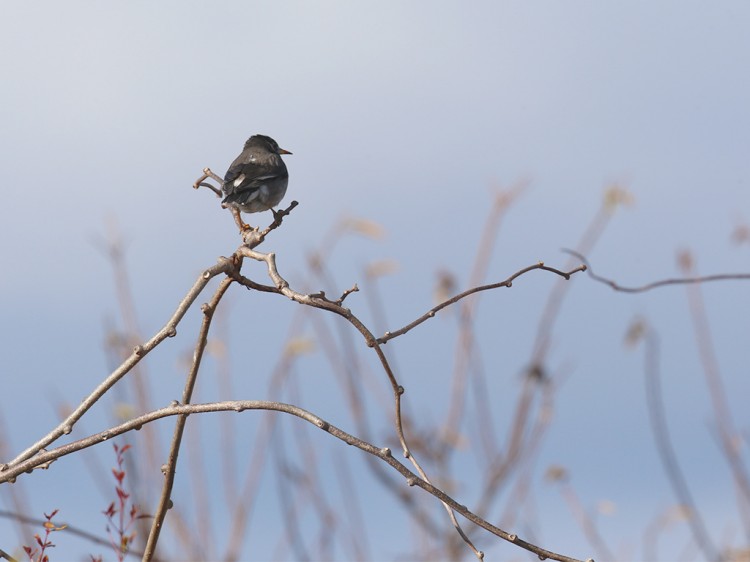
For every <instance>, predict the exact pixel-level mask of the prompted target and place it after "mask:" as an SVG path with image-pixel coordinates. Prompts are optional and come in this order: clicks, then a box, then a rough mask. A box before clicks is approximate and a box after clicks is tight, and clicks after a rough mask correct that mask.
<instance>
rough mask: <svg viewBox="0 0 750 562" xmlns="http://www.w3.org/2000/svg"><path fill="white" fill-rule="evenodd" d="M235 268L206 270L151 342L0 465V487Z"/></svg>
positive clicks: (226, 263)
mask: <svg viewBox="0 0 750 562" xmlns="http://www.w3.org/2000/svg"><path fill="white" fill-rule="evenodd" d="M233 267H234V265H233V263H232V261H231V260H228V259H226V258H223V259H220V260H219V262H218V263H217V264H216V265H214V266H212V267H210V268H208V269H206V270H205V271H204V272H203V273H202V274H201V275H200V276H199V277H198V279H197V281H196V282H195V283H194V284H193V286H192V287H191V288H190V290H189V291H188V292H187V294H186V295H185V297H184V298H183V299H182V301H181V302H180V304H179V305H178V306H177V310H176V311H175V313H174V314H173V315H172V317H171V318H170V319H169V320H168V321H167V323H166V324H165V325H164V327H163V328H162V329H161V330H159V331H158V332H157V333H156V334H155V335H154V336H153V337H152V338H151V339H150V340H148V341H147V342H146V343H144V344H143V345H137V346H135V348H134V350H133V353H131V354H130V356H129V357H128V358H127V359H126V360H125V361H124V362H123V363H122V364H121V365H120V366H119V367H118V368H117V369H115V370H114V371H113V372H112V373H111V374H110V375H109V376H108V377H107V378H106V379H104V381H102V382H101V383H100V384H99V386H97V387H96V388H95V389H94V390H93V391H92V392H91V394H89V395H88V396H86V398H84V400H83V402H81V404H80V405H79V406H78V407H77V408H76V409H75V410H74V411H73V412H72V413H71V414H70V415H68V417H66V418H65V419H64V420H63V421H62V423H60V424H59V425H58V426H57V427H56V428H54V429H53V430H52V431H50V432H49V433H48V434H47V435H45V436H44V437H42V438H41V439H39V441H37V442H36V443H34V444H33V445H31V446H30V447H28V448H27V449H26V450H24V451H23V452H22V453H20V454H19V455H18V456H17V457H16V458H14V459H13V460H12V461H10V462H9V463H7V464H2V465H0V484H1V483H3V482H7V481H9V480H10V476H9V474H11V473H13V472H14V471H9V469H11V468H13V467H15V466H16V465H18V464H19V463H22V462H23V461H25V460H27V459H29V458H31V457H33V456H34V455H36V454H38V453H39V452H40V451H41V450H42V449H44V448H45V447H47V446H48V445H49V444H51V443H53V442H55V441H56V440H57V439H59V438H60V437H62V436H63V435H68V434H70V433H71V432H72V431H73V426H74V425H75V423H76V422H77V421H78V420H79V419H81V417H83V415H84V414H85V413H86V412H87V411H88V410H89V409H90V408H91V407H92V406H93V405H94V404H95V403H96V402H97V401H98V400H99V399H100V398H101V397H102V396H104V394H105V393H106V392H107V391H108V390H109V389H110V388H112V386H114V384H115V383H116V382H117V381H119V380H120V379H121V378H122V377H124V376H125V375H126V374H128V373H129V372H130V371H131V370H132V369H133V367H134V366H135V365H137V364H138V363H139V362H140V360H141V359H143V358H144V357H145V356H146V355H148V353H149V352H150V351H151V350H153V349H154V348H155V347H156V346H157V345H159V344H160V343H161V342H163V341H164V340H165V339H167V338H171V337H174V336H175V335H177V326H178V324H179V323H180V321H181V320H182V318H183V317H184V316H185V313H186V312H187V311H188V309H189V308H190V307H191V306H192V304H193V302H195V299H196V298H198V295H199V294H200V293H201V291H203V289H204V287H205V286H206V285H207V284H208V282H209V281H210V280H211V279H213V278H214V277H215V276H217V275H219V274H220V273H225V272H228V271H230V270H231V269H232V268H233Z"/></svg>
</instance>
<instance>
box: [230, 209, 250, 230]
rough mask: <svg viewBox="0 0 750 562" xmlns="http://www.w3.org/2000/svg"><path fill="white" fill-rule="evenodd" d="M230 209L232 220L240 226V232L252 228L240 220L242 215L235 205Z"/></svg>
mask: <svg viewBox="0 0 750 562" xmlns="http://www.w3.org/2000/svg"><path fill="white" fill-rule="evenodd" d="M229 210H230V211H232V216H233V217H234V222H236V223H237V226H238V227H240V232H245V231H248V230H252V228H253V227H252V226H250V225H249V224H247V223H246V222H244V221H243V220H242V217H240V210H239V209H238V208H237V207H230V208H229Z"/></svg>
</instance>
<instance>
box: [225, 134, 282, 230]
mask: <svg viewBox="0 0 750 562" xmlns="http://www.w3.org/2000/svg"><path fill="white" fill-rule="evenodd" d="M282 154H291V152H289V151H288V150H284V149H283V148H279V144H278V143H277V142H276V141H275V140H273V139H272V138H271V137H268V136H266V135H253V136H251V137H250V138H249V139H247V141H246V142H245V146H244V148H243V149H242V152H241V153H240V155H239V156H238V157H237V158H235V159H234V161H233V162H232V163H231V164H230V166H229V170H227V173H226V175H225V176H224V183H223V184H222V186H221V189H222V191H223V193H224V195H225V197H224V199H223V200H222V202H221V205H222V207H225V208H228V209H229V210H230V211H231V212H232V216H233V217H234V221H235V222H236V223H237V226H239V227H240V231H245V230H249V229H251V228H252V227H250V226H249V225H248V224H245V223H244V222H243V221H242V218H241V217H240V211H242V212H243V213H260V212H263V211H268V210H269V209H270V210H271V211H272V212H273V215H274V218H276V211H275V210H274V207H275V206H276V205H278V204H279V203H280V202H281V200H282V199H283V198H284V195H285V194H286V188H287V185H288V184H289V172H288V171H287V169H286V164H284V161H283V160H282V159H281V155H282Z"/></svg>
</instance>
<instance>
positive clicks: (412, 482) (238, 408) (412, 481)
mask: <svg viewBox="0 0 750 562" xmlns="http://www.w3.org/2000/svg"><path fill="white" fill-rule="evenodd" d="M245 410H271V411H276V412H282V413H285V414H290V415H293V416H296V417H298V418H300V419H302V420H304V421H306V422H308V423H311V424H312V425H314V426H316V427H318V428H319V429H322V430H323V431H325V432H326V433H328V434H330V435H332V436H333V437H335V438H337V439H339V440H341V441H343V442H344V443H346V444H347V445H352V446H354V447H357V448H358V449H360V450H362V451H364V452H366V453H369V454H370V455H373V456H375V457H377V458H378V459H380V460H381V461H383V462H385V463H387V464H388V465H390V466H391V467H392V468H394V469H395V470H396V471H397V472H399V473H400V474H401V475H402V476H403V477H404V478H405V479H406V483H407V484H408V485H409V486H417V487H419V488H422V489H423V490H425V491H426V492H427V493H429V494H431V495H432V496H434V497H436V498H437V499H439V500H440V501H441V502H443V503H444V504H447V505H449V506H450V507H451V508H452V509H453V510H455V511H456V512H458V513H460V514H461V515H462V516H463V517H465V518H466V519H468V520H469V521H471V522H472V523H474V524H476V525H478V526H479V527H481V528H483V529H485V530H486V531H488V532H489V533H491V534H493V535H495V536H497V537H500V538H502V539H504V540H506V541H508V542H511V543H513V544H514V545H516V546H519V547H521V548H523V549H525V550H528V551H529V552H533V553H534V554H536V555H537V556H539V557H540V558H548V559H550V560H558V561H561V562H579V560H578V559H576V558H571V557H569V556H565V555H562V554H557V553H555V552H551V551H549V550H546V549H543V548H541V547H539V546H536V545H534V544H532V543H529V542H527V541H525V540H523V539H521V538H520V537H519V536H518V535H516V534H512V533H508V532H507V531H504V530H503V529H500V528H498V527H496V526H494V525H492V524H491V523H489V522H488V521H486V520H484V519H482V518H481V517H479V516H478V515H476V514H474V513H473V512H472V511H470V510H469V509H468V508H467V507H466V506H464V505H461V504H459V503H458V502H457V501H456V500H454V499H453V498H452V497H450V496H449V495H447V494H446V493H445V492H443V491H442V490H441V489H440V488H437V487H436V486H434V485H432V484H430V483H429V482H428V481H427V480H425V479H423V478H420V477H419V476H417V475H416V474H415V473H414V472H412V471H411V470H409V469H408V468H407V467H406V466H405V465H404V464H402V463H400V462H399V461H397V460H396V459H395V458H394V457H393V454H392V453H391V451H390V449H388V448H387V447H383V448H379V447H376V446H375V445H372V444H371V443H368V442H366V441H363V440H362V439H359V438H358V437H355V436H354V435H350V434H349V433H347V432H346V431H344V430H342V429H340V428H338V427H336V426H334V425H332V424H330V423H328V422H327V421H325V420H324V419H322V418H320V417H318V416H316V415H315V414H313V413H311V412H309V411H307V410H304V409H302V408H299V407H297V406H293V405H291V404H285V403H282V402H271V401H265V400H231V401H225V402H211V403H206V404H179V403H173V404H171V405H170V406H167V407H166V408H161V409H159V410H155V411H153V412H149V413H147V414H143V415H141V416H138V417H136V418H134V419H132V420H129V421H127V422H125V423H122V424H120V425H116V426H114V427H111V428H109V429H107V430H105V431H103V432H101V433H97V434H95V435H91V436H89V437H86V438H84V439H79V440H77V441H73V442H72V443H68V444H66V445H62V446H60V447H57V448H56V449H52V450H50V451H46V452H44V453H40V454H38V455H37V456H35V457H34V458H31V459H27V460H25V461H23V462H21V463H19V464H18V465H16V466H14V467H12V468H9V469H7V472H8V473H9V475H10V476H11V477H15V476H18V475H19V474H22V473H24V472H27V471H31V470H33V469H34V468H36V467H38V466H40V465H49V464H50V463H52V462H53V461H55V460H57V459H58V458H61V457H64V456H67V455H70V454H72V453H75V452H77V451H80V450H82V449H86V448H88V447H92V446H94V445H97V444H98V443H102V442H104V441H107V440H109V439H112V438H113V437H117V436H118V435H122V434H123V433H127V432H129V431H133V430H137V429H140V428H141V427H143V426H144V425H145V424H148V423H151V422H154V421H156V420H159V419H162V418H166V417H169V416H189V415H193V414H201V413H208V412H230V411H234V412H244V411H245Z"/></svg>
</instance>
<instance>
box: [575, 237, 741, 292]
mask: <svg viewBox="0 0 750 562" xmlns="http://www.w3.org/2000/svg"><path fill="white" fill-rule="evenodd" d="M563 252H566V253H568V254H570V255H571V256H575V257H576V258H577V259H579V260H581V261H582V262H583V263H584V264H585V266H586V270H587V271H588V274H589V277H591V278H592V279H593V280H594V281H598V282H599V283H603V284H604V285H609V286H610V287H611V288H612V289H614V290H615V291H619V292H621V293H645V292H646V291H650V290H652V289H657V288H659V287H664V286H667V285H690V284H693V283H709V282H711V281H747V280H750V273H722V274H718V275H704V276H701V277H681V278H677V279H662V280H660V281H654V282H652V283H647V284H645V285H640V286H636V287H625V286H623V285H620V284H619V283H617V282H616V281H614V280H612V279H608V278H607V277H602V276H601V275H597V274H595V273H594V270H593V269H592V268H591V264H590V263H589V261H588V260H587V259H586V258H585V257H584V256H583V255H581V254H579V253H578V252H576V251H574V250H568V249H566V248H563Z"/></svg>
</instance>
